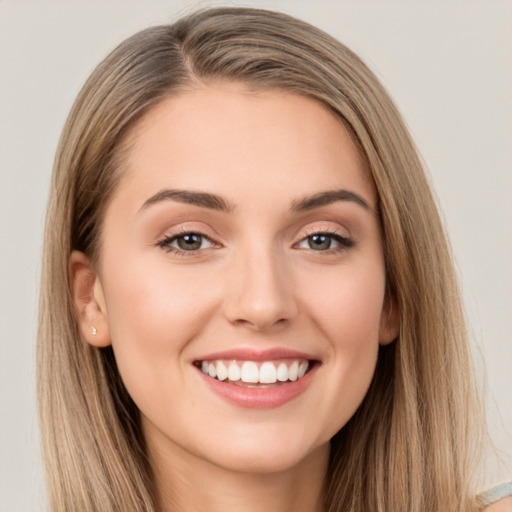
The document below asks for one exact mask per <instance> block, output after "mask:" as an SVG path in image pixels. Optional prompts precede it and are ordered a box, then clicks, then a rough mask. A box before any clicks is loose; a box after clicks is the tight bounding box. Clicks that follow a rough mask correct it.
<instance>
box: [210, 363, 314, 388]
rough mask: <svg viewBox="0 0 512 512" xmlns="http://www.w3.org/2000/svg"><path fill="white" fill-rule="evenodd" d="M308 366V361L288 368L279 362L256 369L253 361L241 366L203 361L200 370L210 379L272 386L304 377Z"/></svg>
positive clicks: (292, 364)
mask: <svg viewBox="0 0 512 512" xmlns="http://www.w3.org/2000/svg"><path fill="white" fill-rule="evenodd" d="M308 366H309V362H308V361H304V362H299V361H293V362H292V363H291V365H290V366H288V365H287V364H286V363H284V362H281V363H279V364H277V363H273V362H271V361H266V362H264V363H263V364H261V366H260V367H258V364H257V363H255V362H254V361H245V362H243V363H242V364H241V365H240V364H239V363H238V362H236V361H231V362H230V363H227V362H224V361H203V362H202V363H201V370H202V371H203V373H206V374H208V375H209V376H210V377H216V378H217V379H219V380H226V379H228V380H231V381H237V380H241V381H242V382H247V383H252V384H257V383H260V384H273V383H274V382H277V381H279V382H286V381H287V380H291V381H296V380H297V379H300V378H301V377H303V376H304V374H305V373H306V372H307V370H308Z"/></svg>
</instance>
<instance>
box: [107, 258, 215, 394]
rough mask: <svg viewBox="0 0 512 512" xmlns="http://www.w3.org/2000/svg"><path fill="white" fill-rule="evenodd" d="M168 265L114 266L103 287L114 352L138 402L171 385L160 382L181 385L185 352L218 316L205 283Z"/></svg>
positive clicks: (141, 261) (184, 366) (147, 263)
mask: <svg viewBox="0 0 512 512" xmlns="http://www.w3.org/2000/svg"><path fill="white" fill-rule="evenodd" d="M126 260H127V258H125V261H126ZM120 261H123V260H120ZM166 263H167V262H166V261H165V260H164V261H159V262H154V261H153V260H149V261H147V260H144V261H143V260H141V259H134V260H133V261H131V262H130V263H124V262H123V263H120V264H119V265H118V266H111V267H110V269H111V270H110V272H109V274H108V281H107V283H106V285H105V299H106V302H107V308H108V322H109V328H110V333H111V338H112V347H113V350H114V353H115V357H116V362H117V365H118V368H119V371H120V374H121V376H122V378H123V381H124V383H125V385H126V387H127V389H128V391H129V392H130V394H131V395H132V397H133V398H134V399H135V401H136V402H138V400H137V397H138V395H141V394H142V393H144V394H145V395H146V396H145V398H144V400H146V401H147V399H148V396H147V395H148V394H151V395H152V396H155V395H156V394H155V393H154V390H155V389H157V388H158V387H159V386H162V385H164V384H168V383H167V382H166V383H163V382H160V380H161V379H165V380H166V381H167V380H172V381H173V382H175V383H176V385H179V383H180V382H182V380H183V377H184V372H186V371H187V370H189V369H188V368H187V365H186V364H185V362H186V358H185V357H184V352H185V351H186V350H187V346H188V344H189V342H190V341H191V340H193V339H194V338H195V337H197V336H198V335H199V334H200V332H201V329H202V326H203V325H204V323H205V322H206V320H207V318H209V315H210V314H211V312H212V311H213V310H214V304H215V300H216V299H215V297H214V296H213V290H212V289H210V288H209V287H205V286H204V280H201V279H189V278H188V277H189V276H188V274H187V272H183V270H180V272H172V271H171V270H172V267H170V266H169V265H166ZM187 276H188V277H187ZM162 389H164V388H163V387H162ZM155 399H156V396H155Z"/></svg>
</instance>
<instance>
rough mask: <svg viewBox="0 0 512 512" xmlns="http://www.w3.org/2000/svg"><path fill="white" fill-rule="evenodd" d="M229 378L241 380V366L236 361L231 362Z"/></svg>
mask: <svg viewBox="0 0 512 512" xmlns="http://www.w3.org/2000/svg"><path fill="white" fill-rule="evenodd" d="M228 379H229V380H232V381H233V382H234V381H237V380H240V366H238V365H237V364H236V363H235V362H234V361H233V362H232V363H230V364H229V368H228Z"/></svg>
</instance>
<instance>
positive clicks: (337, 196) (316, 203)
mask: <svg viewBox="0 0 512 512" xmlns="http://www.w3.org/2000/svg"><path fill="white" fill-rule="evenodd" d="M337 201H352V202H354V203H356V204H358V205H359V206H361V207H363V208H364V209H365V210H371V208H370V205H369V204H368V203H367V202H366V201H365V200H364V199H363V198H362V197H361V196H360V195H359V194H356V193H355V192H351V191H350V190H345V189H339V190H328V191H326V192H320V193H318V194H315V195H313V196H309V197H305V198H303V199H301V200H300V201H294V203H293V204H292V211H296V212H304V211H308V210H313V209H314V208H319V207H320V206H325V205H328V204H332V203H335V202H337Z"/></svg>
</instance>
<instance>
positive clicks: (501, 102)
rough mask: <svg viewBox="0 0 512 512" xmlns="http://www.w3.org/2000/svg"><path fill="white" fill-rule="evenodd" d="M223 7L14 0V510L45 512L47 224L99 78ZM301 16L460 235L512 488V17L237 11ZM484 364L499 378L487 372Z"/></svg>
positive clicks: (4, 509) (494, 423)
mask: <svg viewBox="0 0 512 512" xmlns="http://www.w3.org/2000/svg"><path fill="white" fill-rule="evenodd" d="M212 3H215V4H219V2H202V3H200V4H199V3H197V2H189V1H169V0H168V1H164V0H161V1H157V0H150V1H148V0H146V1H142V0H139V1H129V0H117V1H113V0H110V1H108V0H102V1H99V0H97V1H95V0H87V1H85V0H74V1H72V2H70V1H65V0H61V1H51V0H45V1H44V2H40V1H27V0H11V1H9V0H0V511H1V512H37V511H42V510H43V508H44V506H43V502H44V490H43V476H42V470H41V462H40V455H39V444H38V443H39V442H38V427H37V417H36V408H35V337H36V320H37V295H38V282H39V265H40V263H39V262H40V253H41V245H42V228H43V220H44V209H45V201H46V194H47V189H48V183H49V178H50V172H51V167H52V160H53V155H54V153H55V149H56V145H57V140H58V137H59V134H60V131H61V129H62V126H63V123H64V120H65V118H66V115H67V113H68V111H69V109H70V107H71V104H72V102H73V100H74V97H75V96H76V94H77V92H78V90H79V88H80V86H81V85H82V83H83V82H84V80H85V79H86V77H87V76H88V75H89V73H90V72H91V71H92V69H93V67H94V66H95V65H96V64H97V63H98V62H99V61H100V59H101V58H103V57H104V56H105V55H106V53H107V52H108V51H110V50H111V49H112V48H113V47H114V46H115V45H116V44H117V43H119V42H120V41H121V40H123V39H124V38H125V37H127V36H129V35H131V34H132V33H133V32H135V31H137V30H139V29H141V28H144V27H146V26H149V25H154V24H160V23H165V22H170V21H172V20H173V19H176V18H177V17H178V16H179V15H180V14H183V13H185V12H189V11H190V10H191V9H193V8H197V7H199V6H205V5H211V4H212ZM226 4H228V5H251V6H259V7H265V8H270V9H275V10H282V11H284V12H287V13H290V14H292V15H295V16H297V17H299V18H302V19H304V20H306V21H309V22H311V23H313V24H315V25H317V26H319V27H320V28H323V29H324V30H326V31H327V32H329V33H330V34H332V35H334V36H335V37H337V38H338V39H340V40H341V41H342V42H344V43H346V44H347V45H348V46H349V47H351V48H352V49H354V50H355V51H356V52H357V53H359V55H360V56H361V57H363V59H364V60H365V61H366V62H367V63H368V64H369V65H370V67H371V68H372V69H373V70H374V71H376V73H377V74H378V76H379V77H380V78H381V80H382V81H383V82H384V84H385V85H386V87H387V88H388V90H389V91H390V93H391V95H392V96H393V98H394V99H395V101H396V102H397V104H398V106H399V108H400V110H401V111H402V113H403V115H404V117H405V119H406V122H407V124H408V125H409V127H410V129H411V131H412V134H413V136H414V138H415V140H416V142H417V145H418V147H419V148H420V152H421V154H422V156H423V158H424V160H425V163H426V165H427V167H428V169H429V171H430V173H431V176H432V181H433V183H434V186H435V189H436V192H437V195H438V198H439V202H440V205H441V208H442V211H443V213H444V216H445V219H446V223H447V227H448V231H449V233H450V236H451V240H452V245H453V250H454V255H455V259H456V263H457V267H458V270H459V274H460V280H461V285H462V288H463V292H464V299H465V304H466V310H467V314H468V318H469V323H470V329H471V335H472V342H473V344H474V346H475V352H476V356H477V362H478V366H479V371H480V377H481V380H482V383H483V384H485V388H486V393H487V394H486V403H487V409H488V413H489V423H490V430H491V433H492V436H493V439H494V440H495V443H496V444H497V445H498V447H499V451H500V453H499V455H500V456H501V459H502V461H503V463H502V465H493V468H492V470H488V471H487V472H486V477H487V483H488V484H489V485H490V484H493V483H497V482H498V481H500V480H501V481H503V480H506V479H512V463H511V459H510V454H511V453H512V436H511V435H510V432H511V431H512V392H511V390H512V371H511V368H512V328H511V317H512V200H511V197H512V2H510V1H498V0H485V1H484V0H481V1H471V0H464V1H460V2H459V1H453V0H450V1H447V0H444V1H433V0H424V1H421V0H404V1H391V0H378V1H370V0H350V1H349V0H339V1H334V0H332V1H328V0H315V1H305V0H304V1H301V0H296V1H284V0H282V1H275V0H274V1H264V0H261V1H252V2H251V1H248V2H244V3H243V4H242V3H241V2H236V1H234V2H229V3H226V2H224V3H223V5H226ZM484 362H485V368H486V370H485V369H484Z"/></svg>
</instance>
